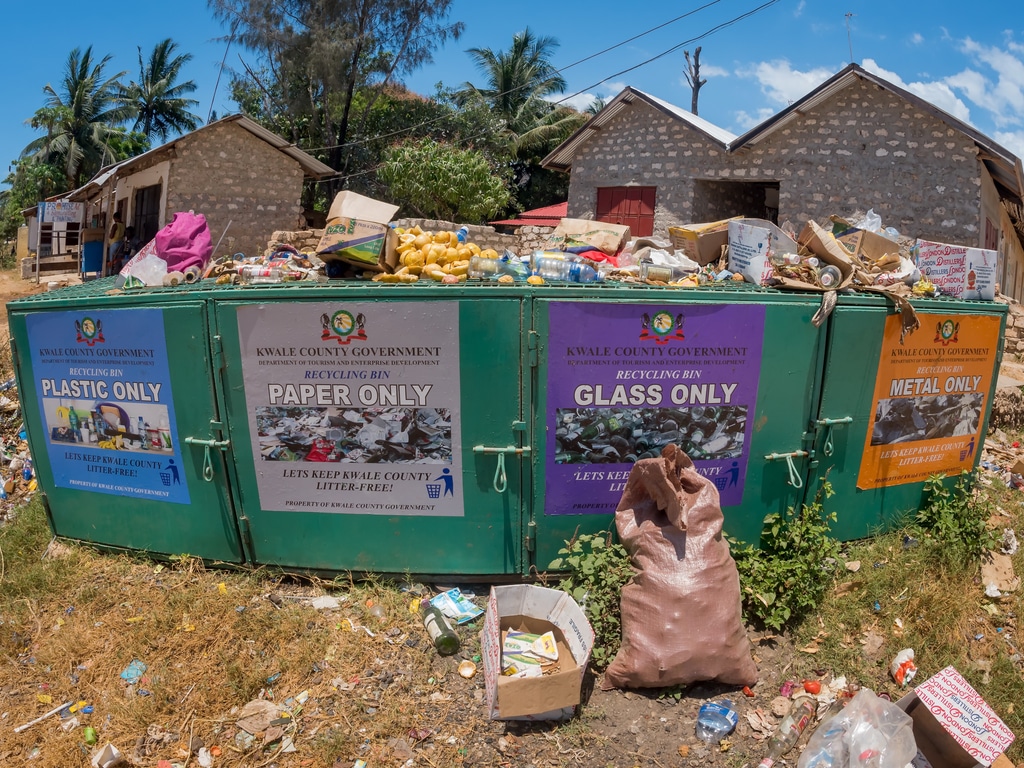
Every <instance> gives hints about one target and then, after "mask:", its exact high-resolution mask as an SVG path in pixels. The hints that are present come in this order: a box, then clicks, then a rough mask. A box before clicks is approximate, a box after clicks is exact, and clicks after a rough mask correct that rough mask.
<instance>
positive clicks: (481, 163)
mask: <svg viewBox="0 0 1024 768" xmlns="http://www.w3.org/2000/svg"><path fill="white" fill-rule="evenodd" d="M377 175H378V177H379V179H380V181H381V182H382V183H383V184H385V185H386V187H387V190H388V191H389V193H390V199H391V200H393V201H394V202H395V203H398V204H400V205H401V206H402V208H403V209H404V212H405V213H407V214H409V213H411V214H412V215H415V216H420V217H423V218H427V219H442V220H445V221H461V222H466V223H470V224H476V223H480V222H483V221H486V220H487V219H488V218H491V217H493V216H494V215H495V214H496V213H497V212H498V211H500V210H501V209H502V208H504V207H505V205H506V204H507V203H508V198H509V191H508V186H507V184H506V182H505V179H503V178H501V176H499V175H497V174H495V173H494V171H493V170H492V169H491V167H490V165H489V164H488V162H487V159H486V158H485V157H484V156H483V154H482V153H480V152H477V151H475V150H472V149H458V148H456V147H453V146H451V145H448V144H442V143H439V142H437V141H434V140H433V139H429V138H427V139H420V140H417V141H406V142H402V143H400V144H396V145H394V146H393V147H392V148H391V149H390V150H389V151H388V152H387V153H386V154H385V157H384V162H383V163H382V164H381V166H380V168H379V169H378V171H377Z"/></svg>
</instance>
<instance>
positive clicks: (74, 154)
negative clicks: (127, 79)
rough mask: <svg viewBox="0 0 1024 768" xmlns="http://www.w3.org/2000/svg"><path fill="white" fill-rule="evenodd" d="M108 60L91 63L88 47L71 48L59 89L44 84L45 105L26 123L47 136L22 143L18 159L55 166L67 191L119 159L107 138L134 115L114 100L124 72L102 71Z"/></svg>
mask: <svg viewBox="0 0 1024 768" xmlns="http://www.w3.org/2000/svg"><path fill="white" fill-rule="evenodd" d="M110 58H111V57H110V56H109V55H107V56H104V57H103V59H102V60H101V61H99V62H98V63H97V62H95V61H94V60H93V57H92V47H91V46H90V47H88V48H86V49H85V50H84V51H81V50H80V49H78V48H75V49H74V50H73V51H71V53H70V54H68V60H67V62H66V63H65V65H64V77H63V80H62V81H61V84H60V92H58V91H57V90H56V89H55V88H54V87H53V86H52V85H50V84H47V85H46V86H45V87H44V88H43V93H45V94H46V106H44V107H43V108H42V109H40V110H38V111H37V112H36V113H35V115H33V117H32V119H31V120H30V121H29V122H30V124H31V125H32V127H33V128H44V129H46V135H45V136H41V137H39V138H38V139H36V140H35V141H33V142H32V143H31V144H29V145H28V146H27V147H25V149H24V150H22V153H21V155H22V157H24V158H28V157H31V158H32V159H33V160H35V161H39V162H44V163H49V164H51V165H56V166H59V167H60V168H61V169H62V171H63V173H64V177H65V183H66V185H67V187H66V189H68V190H69V189H73V188H75V187H76V186H78V185H80V184H82V183H84V182H85V181H86V180H87V179H88V178H90V177H91V176H92V175H93V174H94V173H95V172H96V171H98V170H99V169H100V168H101V167H102V166H104V165H106V164H108V163H110V162H113V161H114V160H117V159H119V158H117V157H116V155H115V153H114V152H113V151H112V149H111V147H110V144H109V137H110V135H111V134H112V133H114V132H116V131H120V129H119V128H118V127H117V126H119V125H121V124H122V123H124V122H126V121H127V120H130V119H131V118H132V117H134V109H133V108H132V107H131V106H130V105H126V104H124V103H123V102H122V101H121V100H120V99H119V98H118V97H119V94H120V92H121V89H122V85H121V83H120V78H121V77H122V76H123V75H124V74H125V73H124V72H118V73H117V74H116V75H114V76H113V77H107V76H106V75H105V73H104V69H105V68H106V66H107V64H108V63H109V62H110ZM65 191H66V190H65Z"/></svg>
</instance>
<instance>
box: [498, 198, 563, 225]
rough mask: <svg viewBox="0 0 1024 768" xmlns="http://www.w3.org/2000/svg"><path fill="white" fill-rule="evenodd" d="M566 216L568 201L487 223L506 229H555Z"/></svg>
mask: <svg viewBox="0 0 1024 768" xmlns="http://www.w3.org/2000/svg"><path fill="white" fill-rule="evenodd" d="M568 215H569V201H568V200H566V201H565V202H564V203H556V204H555V205H545V206H543V207H541V208H531V209H530V210H528V211H523V212H522V213H520V214H519V215H518V216H517V217H516V218H514V219H502V220H500V221H491V222H488V223H489V224H493V225H498V224H500V225H503V226H506V227H524V226H534V227H557V226H558V224H559V222H561V221H562V219H564V218H565V217H566V216H568Z"/></svg>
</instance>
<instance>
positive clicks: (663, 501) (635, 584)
mask: <svg viewBox="0 0 1024 768" xmlns="http://www.w3.org/2000/svg"><path fill="white" fill-rule="evenodd" d="M722 520H723V517H722V508H721V506H720V505H719V499H718V490H717V489H716V488H715V486H714V485H713V484H712V483H711V482H710V481H709V480H708V479H707V478H705V477H703V476H701V475H700V474H698V472H697V470H696V469H694V466H693V462H692V461H690V458H689V456H687V455H686V454H685V453H683V451H682V450H681V449H680V448H679V447H678V446H675V445H669V446H667V447H666V448H665V449H664V450H663V451H662V453H661V457H660V458H656V459H643V460H641V461H638V462H637V463H636V464H635V465H634V466H633V471H632V472H630V474H629V480H628V481H627V482H626V488H625V490H624V491H623V492H622V499H621V500H620V501H619V506H618V509H617V510H616V512H615V526H616V528H617V529H618V532H619V538H620V539H621V540H622V544H623V546H624V547H625V548H626V551H627V552H629V555H630V558H631V560H632V562H633V566H634V567H636V568H637V569H638V571H639V572H638V573H637V574H635V575H634V576H633V578H632V579H630V581H629V583H627V584H626V586H624V587H623V588H622V603H621V604H622V646H621V647H620V648H619V652H618V654H616V656H615V660H614V661H612V663H611V666H609V667H608V669H607V671H606V672H605V675H604V680H603V682H602V684H601V687H602V688H605V689H608V688H663V687H666V686H672V685H688V684H690V683H694V682H697V681H699V680H717V681H719V682H722V683H726V684H730V685H753V684H754V683H755V682H757V666H756V665H755V664H754V660H753V658H751V649H750V641H749V640H748V639H747V633H746V630H745V629H744V627H743V621H742V618H741V615H740V580H739V572H738V571H737V570H736V563H735V561H734V560H733V559H732V555H730V554H729V544H728V542H726V541H725V539H723V538H722Z"/></svg>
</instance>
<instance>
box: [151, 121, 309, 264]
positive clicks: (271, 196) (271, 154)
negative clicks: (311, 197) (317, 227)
mask: <svg viewBox="0 0 1024 768" xmlns="http://www.w3.org/2000/svg"><path fill="white" fill-rule="evenodd" d="M176 150H177V154H176V157H175V158H174V159H173V160H172V161H171V166H170V172H169V176H170V178H169V179H168V182H167V189H168V195H167V213H166V220H167V221H170V219H171V216H172V215H173V214H174V212H175V211H187V210H194V211H196V212H197V213H202V214H203V215H205V216H206V221H207V223H208V224H209V226H210V233H211V235H212V237H213V242H214V245H216V244H217V241H218V240H219V239H220V237H221V235H222V234H224V231H225V228H226V227H228V223H229V222H230V227H228V229H227V233H226V234H225V235H224V239H223V241H222V242H221V245H220V248H219V249H218V255H223V254H226V253H238V252H241V253H245V254H246V255H257V254H260V253H262V252H263V249H264V247H265V246H266V243H267V233H268V232H272V231H275V230H289V229H293V228H295V227H296V226H297V225H298V224H299V220H300V217H301V215H302V207H301V205H300V202H299V201H300V199H301V195H302V180H303V173H302V168H301V167H300V166H299V164H298V163H297V162H296V161H295V160H293V159H291V158H290V157H288V156H287V155H285V154H283V153H282V152H279V151H278V150H276V149H274V148H273V147H272V146H270V145H269V144H267V143H266V142H265V141H262V140H260V139H258V138H256V137H255V136H253V135H252V134H251V133H249V132H248V131H246V130H245V129H244V128H240V127H239V126H237V125H234V124H233V123H226V124H224V125H220V126H211V127H210V129H209V130H204V131H200V132H198V133H196V134H190V135H187V136H185V137H182V139H181V140H180V141H179V143H178V145H177V147H176Z"/></svg>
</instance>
